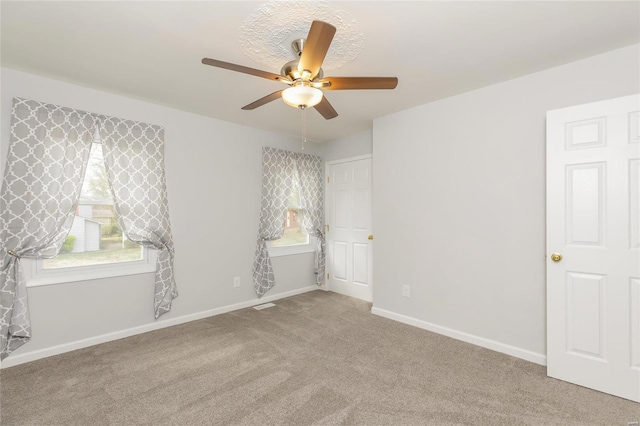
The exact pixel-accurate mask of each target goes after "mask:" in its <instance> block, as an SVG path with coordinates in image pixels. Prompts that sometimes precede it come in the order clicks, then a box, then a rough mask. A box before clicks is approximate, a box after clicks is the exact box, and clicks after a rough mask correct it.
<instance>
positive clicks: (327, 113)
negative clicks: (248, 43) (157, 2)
mask: <svg viewBox="0 0 640 426" xmlns="http://www.w3.org/2000/svg"><path fill="white" fill-rule="evenodd" d="M335 32H336V28H335V27H334V26H333V25H330V24H327V23H326V22H322V21H313V23H312V24H311V29H309V34H308V35H307V38H306V39H298V40H295V41H294V42H293V43H292V44H291V46H292V48H293V51H294V53H296V54H297V55H298V56H299V57H300V59H296V60H293V61H290V62H287V63H286V64H285V65H284V66H283V67H282V70H281V71H280V74H279V75H278V74H273V73H270V72H267V71H261V70H258V69H255V68H249V67H245V66H242V65H236V64H232V63H229V62H223V61H218V60H216V59H209V58H203V59H202V63H203V64H205V65H211V66H214V67H218V68H224V69H228V70H231V71H237V72H241V73H245V74H250V75H255V76H257V77H262V78H266V79H269V80H275V81H280V82H282V83H285V84H287V85H289V86H290V87H289V88H287V89H283V90H278V91H277V92H273V93H271V94H270V95H267V96H265V97H263V98H260V99H258V100H257V101H255V102H252V103H250V104H249V105H245V106H243V107H242V109H243V110H252V109H255V108H258V107H260V106H262V105H265V104H267V103H269V102H271V101H274V100H276V99H278V98H280V97H282V100H283V101H284V102H285V103H286V104H287V105H290V106H293V107H296V108H301V109H305V108H309V107H314V108H315V109H316V110H317V111H318V112H319V113H320V114H321V115H322V116H323V117H324V118H325V119H327V120H330V119H332V118H335V117H337V116H338V113H337V112H336V110H335V109H334V108H333V106H331V104H330V103H329V101H328V100H327V98H326V97H325V96H324V94H323V92H322V90H321V89H324V90H361V89H395V87H396V86H397V85H398V79H397V78H396V77H326V78H325V77H324V76H323V72H322V68H320V67H321V66H322V61H324V57H325V56H326V54H327V51H328V50H329V46H330V45H331V41H332V40H333V36H334V34H335Z"/></svg>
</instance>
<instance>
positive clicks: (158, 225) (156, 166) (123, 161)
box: [100, 117, 178, 318]
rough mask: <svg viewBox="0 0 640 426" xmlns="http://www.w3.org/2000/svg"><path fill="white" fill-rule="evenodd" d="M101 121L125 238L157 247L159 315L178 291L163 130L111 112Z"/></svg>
mask: <svg viewBox="0 0 640 426" xmlns="http://www.w3.org/2000/svg"><path fill="white" fill-rule="evenodd" d="M101 121H102V123H101V130H100V138H101V139H102V151H103V153H104V162H105V169H106V170H107V176H108V179H109V184H110V187H111V193H112V194H113V200H114V205H115V208H116V212H117V213H118V222H119V224H120V227H121V228H122V230H123V232H124V233H125V235H126V236H127V238H128V239H129V240H131V241H133V242H135V243H137V244H140V245H142V246H144V247H148V248H153V249H156V250H158V261H157V266H156V284H155V296H154V312H155V316H156V318H158V317H159V316H160V315H162V314H163V313H165V312H168V311H170V310H171V302H172V300H173V299H174V298H175V297H177V296H178V289H177V287H176V283H175V280H174V277H173V257H174V248H173V238H172V236H171V224H170V222H169V206H168V202H167V188H166V182H165V174H164V142H163V141H164V131H163V129H162V127H159V126H154V125H151V124H145V123H139V122H135V121H129V120H122V119H119V118H113V117H101Z"/></svg>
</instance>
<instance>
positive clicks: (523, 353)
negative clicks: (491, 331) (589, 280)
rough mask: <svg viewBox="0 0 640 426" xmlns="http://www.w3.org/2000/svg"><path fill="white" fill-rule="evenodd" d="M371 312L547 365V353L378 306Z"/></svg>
mask: <svg viewBox="0 0 640 426" xmlns="http://www.w3.org/2000/svg"><path fill="white" fill-rule="evenodd" d="M371 313H372V314H374V315H379V316H381V317H385V318H388V319H392V320H394V321H398V322H401V323H404V324H408V325H412V326H414V327H418V328H422V329H424V330H428V331H432V332H434V333H438V334H442V335H444V336H448V337H451V338H454V339H457V340H462V341H463V342H467V343H471V344H474V345H476V346H481V347H483V348H487V349H491V350H493V351H496V352H501V353H503V354H507V355H511V356H515V357H516V358H521V359H524V360H527V361H530V362H533V363H536V364H540V365H547V356H546V355H543V354H539V353H536V352H532V351H530V350H527V349H522V348H517V347H515V346H511V345H507V344H504V343H500V342H496V341H495V340H490V339H485V338H484V337H479V336H474V335H473V334H469V333H464V332H462V331H458V330H454V329H451V328H447V327H442V326H440V325H437V324H432V323H430V322H426V321H422V320H419V319H417V318H413V317H408V316H406V315H401V314H397V313H395V312H391V311H387V310H384V309H380V308H376V307H373V308H371Z"/></svg>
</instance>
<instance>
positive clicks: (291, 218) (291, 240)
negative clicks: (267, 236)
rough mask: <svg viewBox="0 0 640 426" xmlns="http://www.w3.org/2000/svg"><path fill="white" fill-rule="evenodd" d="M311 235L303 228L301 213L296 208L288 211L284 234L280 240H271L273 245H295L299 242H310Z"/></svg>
mask: <svg viewBox="0 0 640 426" xmlns="http://www.w3.org/2000/svg"><path fill="white" fill-rule="evenodd" d="M308 243H309V235H307V233H306V232H305V231H304V229H303V228H302V224H301V223H300V213H299V212H298V210H296V209H289V211H287V218H286V219H285V222H284V234H282V238H280V239H279V240H275V241H271V247H284V246H293V245H298V244H308Z"/></svg>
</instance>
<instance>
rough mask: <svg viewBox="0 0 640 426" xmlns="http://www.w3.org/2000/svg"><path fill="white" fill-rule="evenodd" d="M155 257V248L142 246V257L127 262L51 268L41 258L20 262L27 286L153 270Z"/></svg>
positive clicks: (156, 254) (154, 268) (134, 273)
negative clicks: (46, 267)
mask: <svg viewBox="0 0 640 426" xmlns="http://www.w3.org/2000/svg"><path fill="white" fill-rule="evenodd" d="M157 257H158V253H157V251H156V250H155V249H149V248H147V247H142V259H140V260H133V261H128V262H113V263H100V264H94V265H83V266H69V267H65V268H52V269H45V268H44V267H43V261H42V259H29V258H23V259H22V260H21V262H22V265H23V270H24V273H25V279H26V281H27V287H38V286H43V285H51V284H62V283H70V282H77V281H88V280H97V279H102V278H112V277H121V276H127V275H138V274H147V273H151V272H155V271H156V261H157Z"/></svg>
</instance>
